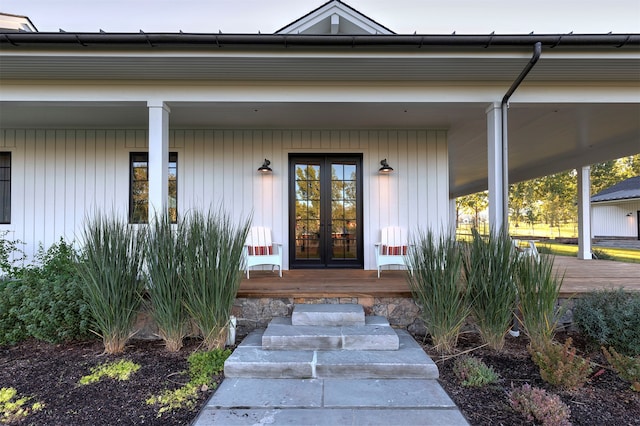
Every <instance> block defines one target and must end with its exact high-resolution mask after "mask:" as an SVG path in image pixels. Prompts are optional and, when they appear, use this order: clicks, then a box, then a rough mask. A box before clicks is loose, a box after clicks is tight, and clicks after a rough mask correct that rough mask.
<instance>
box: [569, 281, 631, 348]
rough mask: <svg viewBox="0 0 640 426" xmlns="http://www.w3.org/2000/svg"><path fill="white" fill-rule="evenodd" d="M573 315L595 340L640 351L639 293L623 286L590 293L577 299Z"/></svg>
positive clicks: (601, 343) (602, 343)
mask: <svg viewBox="0 0 640 426" xmlns="http://www.w3.org/2000/svg"><path fill="white" fill-rule="evenodd" d="M573 319H574V321H575V323H576V324H577V326H578V327H579V329H580V331H582V333H584V334H585V335H586V336H587V337H588V338H589V339H590V340H591V341H592V342H593V343H594V344H596V345H599V346H612V347H613V348H614V349H615V350H616V351H618V352H620V353H622V354H624V355H629V356H637V355H640V294H639V293H625V292H624V290H623V289H622V288H620V289H618V290H603V291H596V292H592V293H588V294H586V295H585V296H584V297H582V298H580V299H578V300H577V302H576V306H575V308H574V310H573Z"/></svg>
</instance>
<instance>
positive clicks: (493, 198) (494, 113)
mask: <svg viewBox="0 0 640 426" xmlns="http://www.w3.org/2000/svg"><path fill="white" fill-rule="evenodd" d="M485 112H486V114H487V152H488V154H489V161H488V167H489V169H488V171H487V174H488V176H489V182H488V183H489V188H488V189H489V229H490V231H491V232H492V233H493V232H495V231H498V230H500V228H502V226H503V223H504V222H505V219H506V218H505V214H506V213H505V211H504V204H505V199H504V185H505V184H506V183H505V182H504V175H503V166H504V161H503V160H504V153H503V150H502V110H501V105H500V102H494V103H493V104H491V105H490V106H489V107H488V108H487V109H486V111H485Z"/></svg>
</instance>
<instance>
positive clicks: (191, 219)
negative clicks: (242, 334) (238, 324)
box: [179, 210, 251, 350]
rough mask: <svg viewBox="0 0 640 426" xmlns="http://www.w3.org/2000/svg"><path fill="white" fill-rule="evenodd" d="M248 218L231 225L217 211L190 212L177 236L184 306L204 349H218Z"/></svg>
mask: <svg viewBox="0 0 640 426" xmlns="http://www.w3.org/2000/svg"><path fill="white" fill-rule="evenodd" d="M250 223H251V221H250V219H248V220H246V221H245V222H243V223H240V224H234V223H233V222H232V220H231V217H230V216H229V215H228V214H227V213H225V212H223V211H222V210H219V211H218V212H216V213H211V212H209V213H207V214H203V213H200V212H197V211H194V212H192V213H191V214H190V215H189V216H188V217H187V218H186V219H185V225H184V227H183V229H182V232H181V233H180V236H179V238H181V239H182V240H183V241H184V244H185V247H184V258H183V261H184V264H183V266H184V269H183V270H182V273H181V274H180V279H181V281H182V284H183V287H184V291H185V307H186V310H187V312H188V313H189V316H190V317H191V318H192V320H193V321H194V323H195V324H196V326H197V327H198V329H199V330H200V332H201V333H202V337H203V338H204V345H205V347H206V348H207V350H213V349H220V348H223V347H224V344H225V341H226V331H227V327H228V324H229V317H230V315H231V307H232V306H233V302H234V300H235V297H236V294H237V292H238V288H239V286H240V280H241V278H242V271H241V266H243V265H242V261H243V256H242V251H243V247H244V243H245V241H246V239H247V234H248V232H249V226H250Z"/></svg>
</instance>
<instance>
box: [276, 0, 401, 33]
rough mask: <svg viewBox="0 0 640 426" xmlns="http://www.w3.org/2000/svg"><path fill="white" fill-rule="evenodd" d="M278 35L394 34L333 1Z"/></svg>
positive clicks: (280, 31) (340, 3) (337, 0)
mask: <svg viewBox="0 0 640 426" xmlns="http://www.w3.org/2000/svg"><path fill="white" fill-rule="evenodd" d="M276 34H305V35H337V34H342V35H372V34H387V35H388V34H394V32H393V31H391V30H390V29H388V28H386V27H384V26H382V25H380V24H378V23H377V22H375V21H374V20H373V19H370V18H368V17H367V16H365V15H363V14H362V13H360V12H358V11H357V10H355V9H354V8H352V7H350V6H348V5H347V4H345V3H343V2H341V1H339V0H331V1H329V2H327V3H325V4H323V5H322V6H320V7H319V8H317V9H316V10H313V11H311V12H310V13H308V14H307V15H305V16H303V17H302V18H300V19H298V20H296V21H294V22H292V23H291V24H289V25H287V26H285V27H284V28H281V29H279V30H278V31H276Z"/></svg>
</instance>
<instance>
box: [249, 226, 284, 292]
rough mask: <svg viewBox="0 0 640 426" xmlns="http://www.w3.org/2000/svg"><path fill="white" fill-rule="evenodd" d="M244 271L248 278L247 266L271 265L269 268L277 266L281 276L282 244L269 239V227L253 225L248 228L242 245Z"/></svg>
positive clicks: (273, 268)
mask: <svg viewBox="0 0 640 426" xmlns="http://www.w3.org/2000/svg"><path fill="white" fill-rule="evenodd" d="M244 256H245V266H244V267H245V272H246V274H247V279H248V278H249V268H250V267H252V266H258V265H271V266H272V268H271V270H272V271H273V270H275V267H276V266H277V267H278V271H279V275H280V278H282V244H280V243H274V242H273V241H272V240H271V229H270V228H267V227H264V226H254V227H252V228H251V229H250V230H249V235H248V236H247V241H246V243H245V246H244Z"/></svg>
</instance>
